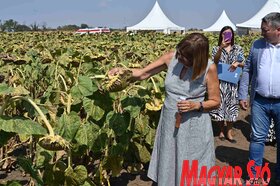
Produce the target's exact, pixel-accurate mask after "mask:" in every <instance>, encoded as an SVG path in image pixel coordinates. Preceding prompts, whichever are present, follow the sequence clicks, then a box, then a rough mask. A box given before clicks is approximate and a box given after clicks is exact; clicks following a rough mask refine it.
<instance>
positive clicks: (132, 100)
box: [121, 97, 143, 118]
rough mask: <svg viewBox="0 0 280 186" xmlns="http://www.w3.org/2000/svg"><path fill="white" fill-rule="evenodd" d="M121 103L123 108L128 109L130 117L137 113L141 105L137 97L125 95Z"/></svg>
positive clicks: (135, 115)
mask: <svg viewBox="0 0 280 186" xmlns="http://www.w3.org/2000/svg"><path fill="white" fill-rule="evenodd" d="M121 103H122V107H123V108H124V110H126V111H128V112H129V113H130V115H131V117H132V118H135V117H137V116H138V115H139V113H140V111H141V107H142V106H143V102H142V100H141V99H140V98H137V97H126V98H125V99H124V100H122V102H121Z"/></svg>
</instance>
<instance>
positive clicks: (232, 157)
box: [0, 110, 276, 186]
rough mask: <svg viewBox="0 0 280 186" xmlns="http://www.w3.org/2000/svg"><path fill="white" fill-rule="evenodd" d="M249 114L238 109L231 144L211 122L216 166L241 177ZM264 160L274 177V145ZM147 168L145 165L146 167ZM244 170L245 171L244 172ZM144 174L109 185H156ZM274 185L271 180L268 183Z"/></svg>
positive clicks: (7, 176)
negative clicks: (236, 169)
mask: <svg viewBox="0 0 280 186" xmlns="http://www.w3.org/2000/svg"><path fill="white" fill-rule="evenodd" d="M249 121H250V115H249V111H243V110H241V111H240V114H239V119H238V121H236V122H235V123H234V134H235V135H234V138H235V139H236V140H237V143H236V144H232V143H230V142H229V141H227V140H225V141H221V140H220V139H219V138H218V134H219V131H218V128H217V126H216V125H215V123H213V133H214V134H213V135H214V136H215V148H216V150H215V151H216V165H218V166H229V165H230V166H233V167H234V166H240V167H241V168H242V172H243V177H244V178H245V177H246V176H247V175H246V172H247V171H246V167H247V163H248V156H249V150H248V149H249V139H250V124H249ZM264 161H265V162H268V163H269V168H270V170H271V174H272V180H273V178H274V168H275V163H276V147H275V146H274V145H272V144H270V145H266V147H265V154H264ZM146 169H147V167H146ZM244 172H245V173H244ZM8 180H19V181H20V182H21V184H22V185H26V184H27V183H28V181H27V180H28V177H24V176H23V175H22V174H21V172H19V171H12V172H10V173H5V172H3V171H2V172H1V171H0V184H3V183H4V182H7V181H8ZM156 185H157V184H155V183H153V182H152V181H151V180H150V179H149V178H147V176H146V171H145V170H144V171H143V172H142V173H140V174H137V175H134V174H129V173H127V172H126V171H123V172H122V173H121V175H120V176H119V177H117V178H112V179H111V186H156ZM270 185H271V186H274V185H275V184H273V182H271V183H270Z"/></svg>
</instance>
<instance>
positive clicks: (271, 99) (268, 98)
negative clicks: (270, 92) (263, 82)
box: [256, 92, 280, 101]
mask: <svg viewBox="0 0 280 186" xmlns="http://www.w3.org/2000/svg"><path fill="white" fill-rule="evenodd" d="M256 96H257V97H261V98H264V99H266V100H270V101H280V98H271V97H264V96H262V95H260V94H259V93H257V92H256Z"/></svg>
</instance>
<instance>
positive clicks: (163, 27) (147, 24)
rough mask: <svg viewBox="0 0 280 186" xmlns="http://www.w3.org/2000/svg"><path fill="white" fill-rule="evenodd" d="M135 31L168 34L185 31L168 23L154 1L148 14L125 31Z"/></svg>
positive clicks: (170, 22)
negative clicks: (152, 31)
mask: <svg viewBox="0 0 280 186" xmlns="http://www.w3.org/2000/svg"><path fill="white" fill-rule="evenodd" d="M136 30H156V31H162V32H164V33H166V34H169V33H170V32H171V31H183V32H184V31H185V28H184V27H180V26H178V25H176V24H175V23H173V22H172V21H170V20H169V19H168V17H167V16H166V15H165V14H164V13H163V11H162V10H161V8H160V6H159V4H158V2H157V1H156V3H155V5H154V7H153V9H152V10H151V11H150V13H149V14H148V15H147V16H146V17H145V18H144V19H143V20H142V21H141V22H139V23H138V24H136V25H134V26H131V27H127V28H126V31H127V32H129V31H136Z"/></svg>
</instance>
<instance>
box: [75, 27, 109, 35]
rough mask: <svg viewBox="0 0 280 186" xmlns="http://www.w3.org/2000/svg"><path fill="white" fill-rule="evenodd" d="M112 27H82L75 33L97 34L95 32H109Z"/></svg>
mask: <svg viewBox="0 0 280 186" xmlns="http://www.w3.org/2000/svg"><path fill="white" fill-rule="evenodd" d="M109 32H111V31H110V28H107V27H95V28H80V29H79V30H77V31H76V32H75V33H76V34H80V35H82V34H95V33H109Z"/></svg>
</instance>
